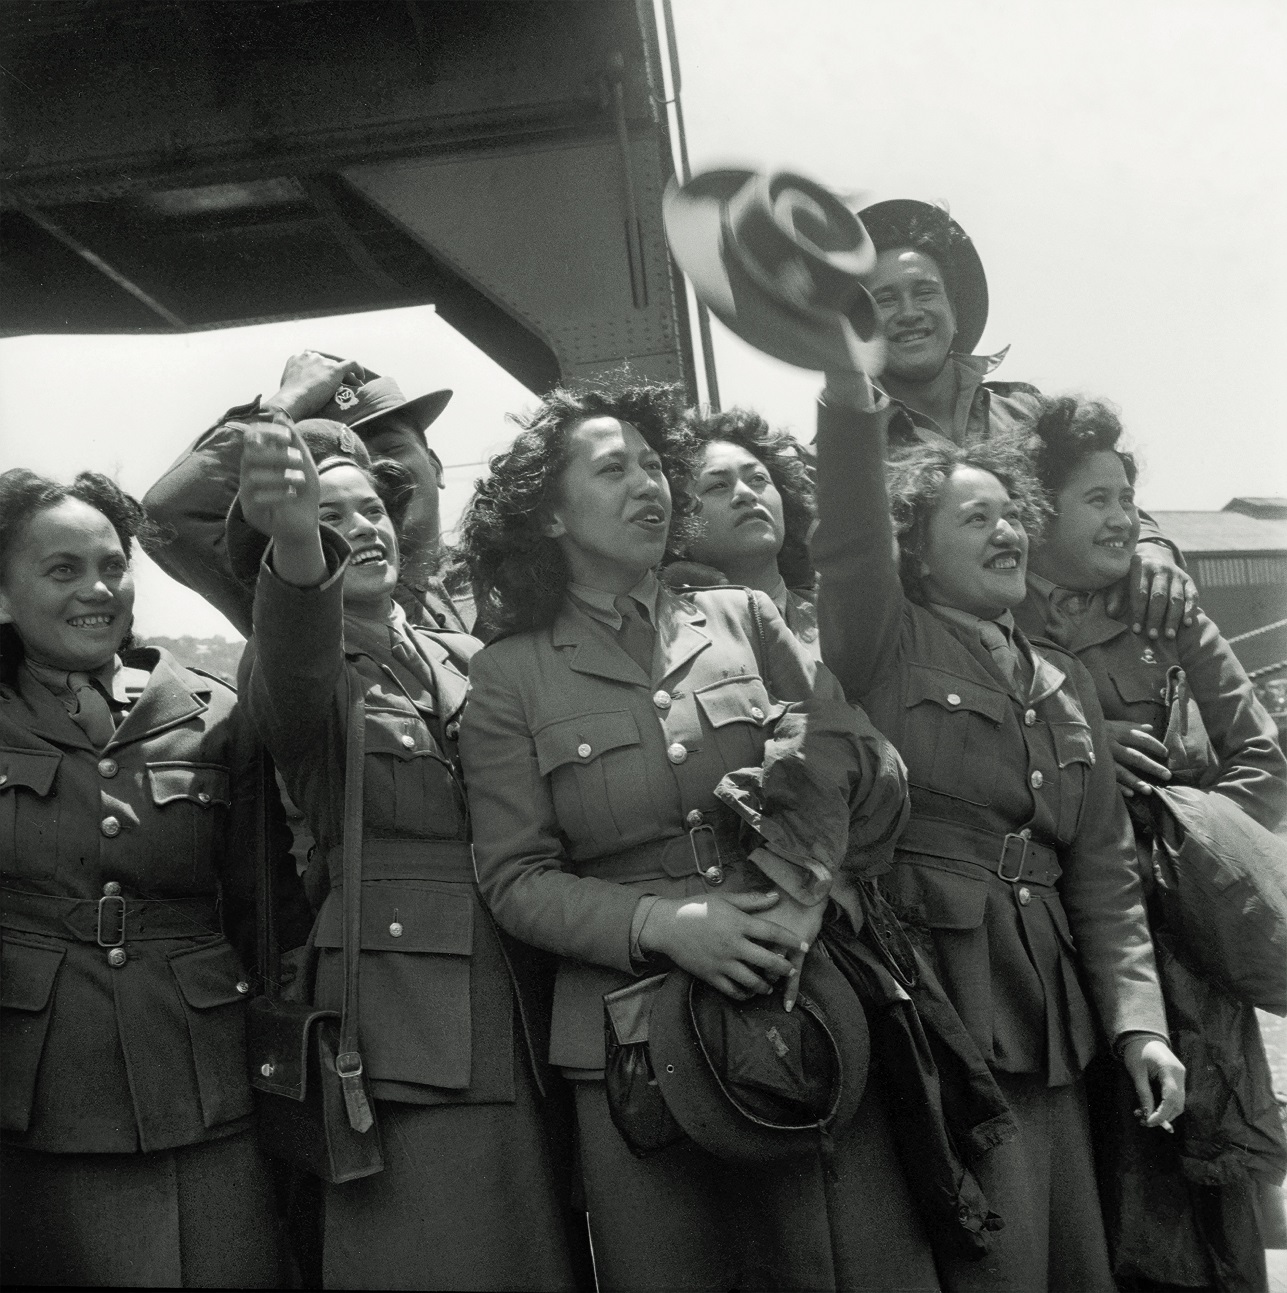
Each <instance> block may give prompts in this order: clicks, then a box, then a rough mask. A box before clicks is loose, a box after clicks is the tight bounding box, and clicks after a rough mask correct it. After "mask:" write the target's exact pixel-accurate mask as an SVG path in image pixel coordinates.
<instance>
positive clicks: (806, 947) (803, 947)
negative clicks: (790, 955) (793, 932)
mask: <svg viewBox="0 0 1287 1293" xmlns="http://www.w3.org/2000/svg"><path fill="white" fill-rule="evenodd" d="M800 950H801V951H802V952H807V951H808V950H809V944H808V943H801V944H800Z"/></svg>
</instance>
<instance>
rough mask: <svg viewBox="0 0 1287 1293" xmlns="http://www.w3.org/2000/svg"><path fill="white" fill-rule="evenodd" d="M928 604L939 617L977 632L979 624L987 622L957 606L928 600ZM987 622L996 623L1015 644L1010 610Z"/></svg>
mask: <svg viewBox="0 0 1287 1293" xmlns="http://www.w3.org/2000/svg"><path fill="white" fill-rule="evenodd" d="M926 605H927V606H928V607H929V609H930V610H932V611H933V612H934V614H935V615H937V616H938V617H939V619H942V620H947V622H948V623H949V624H959V625H960V626H961V627H962V628H966V629H969V630H970V631H971V632H973V633H977V632H978V631H979V625H980V624H983V623H985V621H984V620H983V619H982V617H981V616H978V615H971V614H970V612H969V611H963V610H959V609H958V608H957V607H955V606H940V605H939V604H938V603H937V602H927V603H926ZM986 622H987V623H989V624H995V625H996V626H997V627H998V628H999V629H1000V630H1001V631H1002V632H1003V633H1004V634H1005V635H1006V639H1007V640H1008V641H1009V643H1010V645H1011V646H1013V645H1014V616H1013V615H1012V614H1011V613H1010V612H1009V611H1003V612H1002V613H1001V614H1000V615H998V616H997V617H996V619H994V620H988V621H986Z"/></svg>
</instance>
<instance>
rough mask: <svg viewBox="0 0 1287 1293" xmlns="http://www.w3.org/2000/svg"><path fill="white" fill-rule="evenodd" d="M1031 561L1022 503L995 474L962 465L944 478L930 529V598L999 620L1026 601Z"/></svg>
mask: <svg viewBox="0 0 1287 1293" xmlns="http://www.w3.org/2000/svg"><path fill="white" fill-rule="evenodd" d="M1027 559H1028V535H1027V531H1026V530H1025V529H1024V526H1023V520H1022V507H1021V505H1020V503H1019V501H1018V500H1016V499H1014V498H1011V496H1010V494H1009V492H1008V491H1007V489H1006V487H1005V486H1004V485H1003V484H1002V483H1001V481H999V480H998V479H997V478H996V477H995V476H994V475H992V473H991V472H989V471H983V470H982V469H981V468H979V467H965V466H959V467H957V468H956V469H955V470H954V471H953V472H952V474H951V475H950V476H949V477H948V479H947V480H946V481H945V482H944V485H943V489H942V493H941V494H940V496H939V501H938V506H937V507H936V508H935V509H934V511H933V512H932V513H931V514H930V517H929V521H928V525H927V528H926V534H925V547H924V550H923V554H922V562H923V567H922V575H923V583H922V587H923V589H924V593H925V596H926V598H927V599H928V600H929V601H931V602H937V603H938V604H939V605H940V606H953V607H955V608H956V609H957V610H962V611H968V612H969V613H970V614H971V615H977V616H979V618H980V619H987V620H991V619H996V618H997V616H998V615H1001V614H1003V613H1004V612H1005V611H1008V610H1011V609H1012V608H1013V607H1015V606H1018V605H1019V603H1020V602H1022V601H1023V599H1024V596H1025V594H1026V591H1027V590H1026V587H1025V583H1024V576H1025V573H1026V567H1027Z"/></svg>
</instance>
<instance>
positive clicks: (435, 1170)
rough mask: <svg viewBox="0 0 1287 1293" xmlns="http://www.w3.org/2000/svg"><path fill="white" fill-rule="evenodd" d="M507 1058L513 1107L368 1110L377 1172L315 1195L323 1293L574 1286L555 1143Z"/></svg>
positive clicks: (562, 1165)
mask: <svg viewBox="0 0 1287 1293" xmlns="http://www.w3.org/2000/svg"><path fill="white" fill-rule="evenodd" d="M514 1049H515V1065H514V1068H515V1073H514V1087H515V1099H514V1102H513V1103H507V1104H434V1105H418V1104H401V1103H395V1102H394V1101H391V1100H377V1101H376V1105H375V1107H376V1119H377V1121H378V1123H379V1126H380V1137H381V1140H382V1142H383V1146H384V1171H382V1172H378V1173H376V1175H374V1176H367V1177H363V1178H362V1179H361V1180H358V1181H348V1182H346V1183H345V1184H343V1185H328V1186H326V1187H325V1199H324V1204H323V1209H324V1211H323V1248H322V1280H323V1286H324V1287H326V1288H335V1289H342V1288H347V1289H355V1288H377V1289H397V1288H403V1289H427V1288H428V1289H571V1288H574V1287H576V1285H577V1278H576V1275H575V1274H574V1268H573V1263H572V1260H571V1258H570V1257H569V1247H570V1245H569V1226H570V1225H573V1224H574V1221H573V1219H572V1216H571V1212H570V1207H569V1204H570V1175H569V1172H568V1170H567V1167H568V1146H567V1141H566V1135H564V1136H563V1137H560V1136H559V1135H558V1132H557V1127H556V1125H554V1124H553V1122H552V1117H551V1114H550V1111H549V1110H548V1109H546V1108H545V1107H543V1102H541V1101H540V1100H539V1097H538V1096H537V1093H536V1088H535V1084H534V1083H533V1081H532V1078H531V1074H530V1071H529V1069H528V1067H527V1063H526V1058H525V1056H524V1055H523V1054H522V1047H521V1045H520V1046H515V1048H514ZM576 1238H577V1237H576V1236H575V1235H573V1242H575V1241H576Z"/></svg>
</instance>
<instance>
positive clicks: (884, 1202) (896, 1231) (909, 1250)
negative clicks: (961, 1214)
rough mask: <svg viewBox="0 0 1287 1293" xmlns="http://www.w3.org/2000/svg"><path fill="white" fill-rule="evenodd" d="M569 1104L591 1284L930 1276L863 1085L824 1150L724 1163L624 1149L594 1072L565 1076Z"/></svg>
mask: <svg viewBox="0 0 1287 1293" xmlns="http://www.w3.org/2000/svg"><path fill="white" fill-rule="evenodd" d="M576 1113H577V1131H578V1133H579V1138H580V1146H581V1166H582V1171H583V1174H584V1178H585V1196H586V1206H587V1208H588V1211H589V1214H590V1233H591V1237H592V1239H593V1242H594V1257H595V1269H596V1271H597V1273H598V1277H599V1288H600V1289H602V1290H603V1293H615V1290H622V1289H641V1290H642V1289H694V1290H697V1289H703V1290H723V1289H729V1288H770V1289H837V1290H839V1289H844V1290H872V1293H876V1291H877V1290H879V1293H893V1291H894V1290H935V1289H937V1288H938V1287H939V1284H938V1279H937V1277H936V1275H935V1271H934V1260H933V1257H932V1255H931V1252H930V1245H929V1240H928V1238H927V1236H926V1234H925V1232H924V1229H923V1228H922V1226H921V1222H920V1219H919V1217H918V1216H917V1214H916V1211H915V1208H914V1206H913V1204H912V1201H911V1198H910V1196H909V1195H908V1192H907V1185H906V1182H905V1181H904V1179H903V1174H902V1168H901V1167H900V1166H899V1164H898V1160H897V1159H896V1157H895V1155H894V1147H893V1143H892V1141H891V1139H890V1134H889V1127H888V1124H887V1121H886V1114H885V1109H884V1104H883V1101H882V1100H881V1097H880V1095H879V1093H878V1092H876V1091H875V1090H873V1089H872V1087H870V1086H869V1087H868V1088H867V1094H866V1096H865V1097H864V1099H863V1103H862V1105H861V1107H860V1108H859V1110H858V1114H857V1116H856V1118H855V1119H854V1123H853V1125H852V1126H851V1127H850V1128H849V1129H848V1130H847V1131H846V1132H845V1133H844V1135H842V1136H841V1137H840V1138H839V1139H838V1140H837V1141H836V1143H835V1146H834V1148H833V1150H832V1152H831V1154H830V1155H829V1156H827V1157H826V1158H824V1157H823V1156H822V1155H821V1154H818V1153H813V1154H809V1155H801V1156H800V1157H798V1158H792V1159H787V1160H786V1161H784V1162H780V1163H768V1164H763V1165H759V1164H755V1165H748V1164H742V1163H726V1162H723V1161H721V1160H720V1159H717V1158H715V1157H713V1156H712V1155H710V1154H708V1153H706V1152H705V1151H704V1150H702V1149H699V1148H698V1147H697V1146H696V1145H694V1144H692V1143H691V1142H689V1141H684V1142H681V1143H680V1144H677V1145H672V1146H670V1147H669V1148H668V1149H663V1150H661V1151H660V1152H658V1153H656V1154H651V1155H649V1156H648V1157H647V1158H636V1157H635V1156H634V1155H633V1154H632V1153H631V1152H630V1150H629V1149H628V1148H627V1146H626V1143H625V1141H624V1140H622V1138H621V1134H620V1132H618V1131H617V1129H616V1127H615V1126H614V1125H613V1123H612V1118H611V1115H610V1114H609V1112H608V1102H607V1097H606V1095H605V1089H604V1084H603V1083H602V1082H596V1081H586V1082H578V1083H576Z"/></svg>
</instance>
